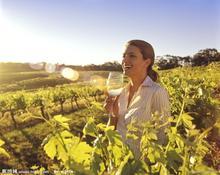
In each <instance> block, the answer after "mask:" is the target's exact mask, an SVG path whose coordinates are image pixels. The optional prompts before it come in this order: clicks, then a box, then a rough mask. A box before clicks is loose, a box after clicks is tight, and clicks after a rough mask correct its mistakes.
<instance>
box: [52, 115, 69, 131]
mask: <svg viewBox="0 0 220 175" xmlns="http://www.w3.org/2000/svg"><path fill="white" fill-rule="evenodd" d="M54 120H55V121H57V122H58V123H59V124H60V125H61V126H63V127H64V128H65V129H68V130H69V129H70V128H69V124H68V123H67V122H68V121H70V119H69V118H66V117H63V116H62V115H56V116H54Z"/></svg>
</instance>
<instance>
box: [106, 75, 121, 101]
mask: <svg viewBox="0 0 220 175" xmlns="http://www.w3.org/2000/svg"><path fill="white" fill-rule="evenodd" d="M123 85H124V80H123V74H122V73H120V72H110V73H109V75H108V79H107V83H106V86H107V91H108V94H109V95H110V96H112V97H116V96H118V95H120V94H121V91H122V89H123Z"/></svg>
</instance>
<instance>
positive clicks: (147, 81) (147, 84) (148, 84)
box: [125, 75, 154, 91]
mask: <svg viewBox="0 0 220 175" xmlns="http://www.w3.org/2000/svg"><path fill="white" fill-rule="evenodd" d="M153 83H154V82H153V80H152V79H151V78H150V77H149V76H148V75H147V76H146V78H145V79H144V81H143V83H142V84H141V85H140V87H142V86H143V87H151V86H153ZM129 87H130V83H129V84H127V85H126V86H125V89H126V90H127V91H128V90H129Z"/></svg>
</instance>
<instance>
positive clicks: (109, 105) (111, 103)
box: [104, 95, 118, 117]
mask: <svg viewBox="0 0 220 175" xmlns="http://www.w3.org/2000/svg"><path fill="white" fill-rule="evenodd" d="M104 108H105V110H106V111H107V112H108V113H109V114H111V115H113V116H115V117H116V116H118V97H113V96H109V95H108V96H107V98H106V100H105V103H104Z"/></svg>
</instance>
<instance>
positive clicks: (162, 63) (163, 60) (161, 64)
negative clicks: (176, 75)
mask: <svg viewBox="0 0 220 175" xmlns="http://www.w3.org/2000/svg"><path fill="white" fill-rule="evenodd" d="M216 61H220V52H218V50H217V49H215V48H207V49H202V50H199V51H198V52H197V53H196V54H194V55H193V56H184V57H181V56H175V55H164V56H158V57H157V58H156V61H155V63H156V65H157V67H158V69H159V70H166V69H172V68H175V67H182V66H192V67H193V66H207V65H208V64H210V63H212V62H216ZM40 64H42V69H43V68H44V67H45V66H46V64H47V63H46V62H42V63H40ZM54 66H55V70H56V71H60V70H61V69H62V68H63V67H66V66H67V67H70V68H72V69H74V70H78V71H121V70H122V68H121V64H120V63H119V62H117V61H114V62H105V63H103V64H100V65H96V64H89V65H85V66H82V65H65V64H58V63H57V64H54ZM42 69H41V70H42ZM26 71H38V70H35V69H33V68H32V67H31V66H30V64H29V63H10V62H8V63H0V72H26Z"/></svg>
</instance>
